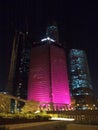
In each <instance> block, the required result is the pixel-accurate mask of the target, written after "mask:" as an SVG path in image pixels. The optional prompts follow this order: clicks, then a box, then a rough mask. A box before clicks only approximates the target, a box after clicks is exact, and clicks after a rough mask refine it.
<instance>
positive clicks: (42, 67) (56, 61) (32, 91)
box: [28, 45, 70, 104]
mask: <svg viewBox="0 0 98 130" xmlns="http://www.w3.org/2000/svg"><path fill="white" fill-rule="evenodd" d="M28 100H34V101H39V102H45V103H50V102H53V103H56V104H70V93H69V84H68V76H67V66H66V57H65V52H64V50H63V49H62V48H59V47H57V46H54V45H51V46H50V47H49V46H48V45H44V46H37V47H34V48H33V49H32V54H31V64H30V73H29V83H28Z"/></svg>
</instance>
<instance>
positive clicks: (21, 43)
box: [12, 32, 31, 99]
mask: <svg viewBox="0 0 98 130" xmlns="http://www.w3.org/2000/svg"><path fill="white" fill-rule="evenodd" d="M16 44H18V49H17V59H16V61H15V70H14V79H13V87H14V89H13V92H12V94H13V95H14V96H17V97H19V98H23V99H26V98H27V83H28V72H29V61H30V50H31V43H30V42H29V41H28V36H27V34H26V33H22V32H19V33H18V40H17V43H16Z"/></svg>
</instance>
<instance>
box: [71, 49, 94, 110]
mask: <svg viewBox="0 0 98 130" xmlns="http://www.w3.org/2000/svg"><path fill="white" fill-rule="evenodd" d="M69 57H70V59H69V62H70V87H71V92H72V96H73V97H74V98H75V100H76V104H77V107H78V109H86V108H87V107H88V105H91V104H93V87H92V84H91V78H90V73H89V67H88V62H87V57H86V53H85V51H83V50H78V49H71V50H70V54H69Z"/></svg>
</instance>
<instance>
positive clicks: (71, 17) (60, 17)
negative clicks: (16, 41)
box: [0, 0, 98, 97]
mask: <svg viewBox="0 0 98 130" xmlns="http://www.w3.org/2000/svg"><path fill="white" fill-rule="evenodd" d="M97 7H98V2H97V0H96V1H94V0H92V1H91V2H90V1H89V2H86V0H85V1H84V2H83V1H81V2H80V1H79V0H77V1H74V0H68V1H66V0H0V86H4V88H5V86H6V82H7V74H8V65H9V62H10V60H9V58H10V50H11V46H12V41H13V36H14V32H15V30H16V29H17V30H19V31H24V30H25V28H26V27H27V25H28V32H29V35H30V37H31V38H32V41H38V40H39V39H41V38H43V37H44V36H45V29H46V26H47V25H48V24H49V23H51V22H53V21H55V22H56V23H57V24H58V28H59V34H60V41H61V42H66V43H67V46H68V47H70V48H79V49H84V50H85V51H86V53H87V58H88V63H89V69H90V73H91V79H92V84H93V87H94V90H95V94H96V97H98V58H97V56H98V49H97V44H98V8H97Z"/></svg>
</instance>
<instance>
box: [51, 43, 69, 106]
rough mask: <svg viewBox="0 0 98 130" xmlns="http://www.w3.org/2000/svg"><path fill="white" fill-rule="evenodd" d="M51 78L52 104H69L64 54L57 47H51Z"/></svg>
mask: <svg viewBox="0 0 98 130" xmlns="http://www.w3.org/2000/svg"><path fill="white" fill-rule="evenodd" d="M51 77H52V97H53V103H62V104H70V93H69V84H68V76H67V66H66V58H65V52H64V50H63V49H62V48H59V47H57V46H52V47H51Z"/></svg>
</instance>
